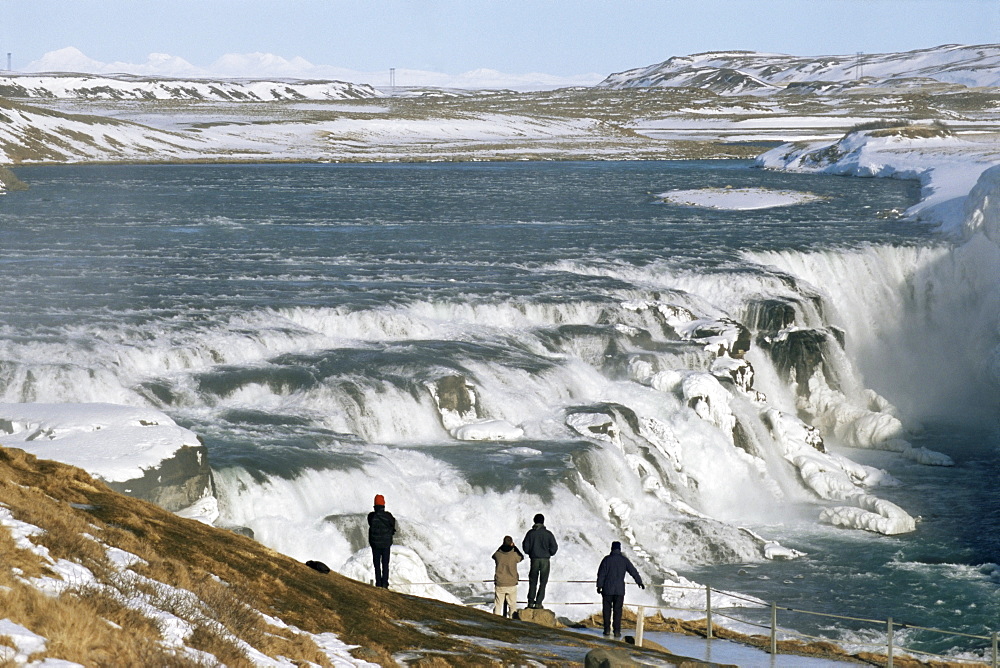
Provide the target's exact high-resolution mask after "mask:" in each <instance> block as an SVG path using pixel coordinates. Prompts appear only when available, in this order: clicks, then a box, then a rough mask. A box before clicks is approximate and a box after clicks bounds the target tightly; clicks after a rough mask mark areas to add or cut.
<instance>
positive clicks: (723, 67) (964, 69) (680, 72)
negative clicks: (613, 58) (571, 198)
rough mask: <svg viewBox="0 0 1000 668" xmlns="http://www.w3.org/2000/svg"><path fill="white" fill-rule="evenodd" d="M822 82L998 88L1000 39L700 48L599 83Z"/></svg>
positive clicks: (744, 89) (771, 87)
mask: <svg viewBox="0 0 1000 668" xmlns="http://www.w3.org/2000/svg"><path fill="white" fill-rule="evenodd" d="M819 82H822V83H833V84H840V85H852V86H864V87H876V86H906V85H911V84H913V83H916V82H921V83H927V82H937V83H942V84H955V85H960V86H967V87H982V86H988V87H1000V44H986V45H980V46H958V45H953V44H952V45H945V46H938V47H934V48H930V49H921V50H918V51H906V52H903V53H877V54H849V55H840V56H788V55H781V54H773V53H757V52H754V51H725V52H710V53H699V54H694V55H691V56H676V57H673V58H670V59H669V60H666V61H664V62H662V63H657V64H655V65H649V66H647V67H640V68H636V69H632V70H627V71H625V72H619V73H617V74H612V75H611V76H609V77H608V78H607V79H605V80H604V81H602V82H601V83H600V84H598V85H599V86H600V87H604V88H646V87H654V86H670V87H680V86H685V87H694V88H708V89H710V90H712V91H714V92H716V93H721V94H728V95H739V94H745V93H755V92H774V91H779V90H781V89H785V88H788V89H789V90H800V91H802V92H806V89H808V88H815V86H806V87H803V86H802V84H803V83H819ZM793 84H794V85H793Z"/></svg>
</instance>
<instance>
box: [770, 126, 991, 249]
mask: <svg viewBox="0 0 1000 668" xmlns="http://www.w3.org/2000/svg"><path fill="white" fill-rule="evenodd" d="M757 164H758V165H759V166H761V167H765V168H768V169H784V170H788V171H797V172H812V173H825V174H838V175H851V176H877V177H890V178H902V179H918V180H919V181H920V182H921V185H922V192H921V199H920V202H918V203H917V204H915V205H914V206H912V207H911V208H910V209H909V210H908V211H907V212H906V213H907V215H908V216H910V217H913V218H916V219H919V220H926V221H928V222H933V223H936V224H937V225H938V228H939V229H940V231H941V232H942V233H944V234H946V235H951V236H959V237H961V236H962V235H963V234H964V232H963V231H962V227H963V225H964V224H965V220H966V219H967V218H966V215H965V212H964V210H963V206H964V202H965V200H966V197H967V196H968V195H969V193H970V192H971V191H972V189H973V187H974V186H975V184H976V182H977V181H978V179H979V176H980V175H981V174H982V173H983V172H985V171H986V170H987V169H989V168H990V167H992V166H994V165H998V164H1000V154H998V153H997V151H996V147H995V145H993V144H991V143H982V142H976V141H970V140H967V139H963V138H961V137H957V136H944V137H929V138H910V137H903V136H873V135H872V133H871V132H870V131H858V132H851V133H849V134H847V135H845V136H844V137H842V138H840V139H838V140H836V141H834V142H830V141H822V142H813V143H811V144H809V145H807V146H805V147H797V146H794V145H784V146H779V147H777V148H774V149H771V150H770V151H768V152H766V153H764V154H763V155H761V156H760V157H758V158H757Z"/></svg>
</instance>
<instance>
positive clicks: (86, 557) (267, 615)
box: [0, 449, 673, 666]
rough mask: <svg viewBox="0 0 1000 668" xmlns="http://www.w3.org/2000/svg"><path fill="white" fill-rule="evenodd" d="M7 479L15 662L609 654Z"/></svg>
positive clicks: (7, 460)
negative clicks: (319, 571)
mask: <svg viewBox="0 0 1000 668" xmlns="http://www.w3.org/2000/svg"><path fill="white" fill-rule="evenodd" d="M0 481H2V482H0V524H2V525H3V527H4V528H3V529H0V555H2V560H3V564H4V567H3V568H0V609H2V610H3V612H2V613H0V617H3V619H0V659H5V660H6V661H8V662H10V663H9V664H8V663H5V664H4V665H11V664H12V665H24V664H26V663H28V662H37V661H40V660H42V659H43V658H50V659H62V660H64V661H69V662H74V663H78V664H83V665H162V666H194V665H201V666H204V665H220V664H225V665H228V666H246V665H322V666H330V665H338V666H344V665H376V664H377V665H386V666H388V665H398V663H400V662H402V663H406V664H420V665H456V664H458V665H494V664H497V663H503V664H519V665H521V664H526V663H529V662H537V663H540V664H543V665H562V664H570V663H580V662H582V661H583V659H584V656H585V655H586V653H587V651H589V650H590V649H591V648H593V647H595V646H601V645H603V644H604V643H601V642H593V643H591V642H588V641H587V640H586V639H585V638H583V637H581V636H578V635H575V634H572V633H569V632H564V631H558V630H552V629H546V628H544V627H540V626H535V625H530V624H525V623H520V622H510V621H506V620H502V619H499V618H497V617H495V616H493V615H489V614H486V613H483V612H480V611H477V610H471V609H466V608H463V607H460V606H453V605H448V604H445V603H441V602H438V601H432V600H427V599H421V598H417V597H413V596H406V595H402V594H398V593H394V592H391V591H385V590H380V589H376V588H374V587H371V586H368V585H366V584H362V583H359V582H356V581H353V580H350V579H347V578H344V577H342V576H340V575H337V574H336V573H330V574H327V575H323V574H320V573H318V572H316V571H314V570H312V569H310V568H308V567H306V566H304V565H303V564H301V563H298V562H296V561H294V560H292V559H290V558H288V557H285V556H283V555H281V554H278V553H276V552H274V551H272V550H269V549H267V548H265V547H263V546H261V545H260V544H258V543H255V542H254V541H253V540H251V539H249V538H246V537H244V536H241V535H237V534H234V533H230V532H227V531H223V530H220V529H216V528H213V527H210V526H207V525H204V524H201V523H199V522H196V521H193V520H186V519H183V518H179V517H177V516H175V515H173V514H171V513H169V512H167V511H165V510H162V509H161V508H158V507H156V506H154V505H152V504H150V503H147V502H144V501H139V500H136V499H133V498H131V497H127V496H124V495H121V494H118V493H116V492H114V491H112V490H111V489H109V488H108V487H106V486H105V485H104V484H103V483H100V482H98V481H95V480H94V479H93V478H91V477H90V476H89V475H87V474H86V473H85V472H84V471H82V470H81V469H78V468H75V467H71V466H67V465H64V464H60V463H57V462H52V461H47V460H40V459H36V458H35V457H33V456H32V455H28V454H26V453H24V452H23V451H21V450H16V449H0ZM345 643H348V644H345ZM633 651H634V652H636V653H640V654H642V653H644V652H643V651H642V650H633ZM645 654H646V656H647V657H648V660H649V661H650V662H652V665H673V664H672V663H671V662H670V661H669V658H668V657H666V656H665V655H663V654H658V653H655V652H645ZM442 657H445V659H442Z"/></svg>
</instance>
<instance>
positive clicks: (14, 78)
mask: <svg viewBox="0 0 1000 668" xmlns="http://www.w3.org/2000/svg"><path fill="white" fill-rule="evenodd" d="M0 96H2V97H8V98H36V99H84V100H212V101H221V102H275V101H282V100H295V101H302V100H353V99H363V98H372V97H379V93H378V92H376V90H375V89H374V88H372V87H371V86H369V85H367V84H354V83H347V82H345V81H306V80H296V79H267V80H262V79H218V80H209V79H168V78H151V77H137V76H132V75H128V74H120V75H115V76H96V75H90V74H70V73H51V74H7V75H6V76H2V77H0Z"/></svg>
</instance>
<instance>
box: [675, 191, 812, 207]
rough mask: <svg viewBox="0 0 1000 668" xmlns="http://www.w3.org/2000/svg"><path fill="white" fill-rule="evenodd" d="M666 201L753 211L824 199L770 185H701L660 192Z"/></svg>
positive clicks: (686, 204)
mask: <svg viewBox="0 0 1000 668" xmlns="http://www.w3.org/2000/svg"><path fill="white" fill-rule="evenodd" d="M657 197H659V198H660V199H662V200H663V201H664V202H668V203H670V204H679V205H682V206H695V207H703V208H707V209H727V210H732V211H750V210H753V209H770V208H774V207H779V206H791V205H793V204H805V203H807V202H816V201H819V200H821V199H823V198H822V197H820V196H819V195H814V194H813V193H807V192H799V191H795V190H774V189H770V188H698V189H694V190H670V191H667V192H663V193H660V194H658V195H657Z"/></svg>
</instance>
